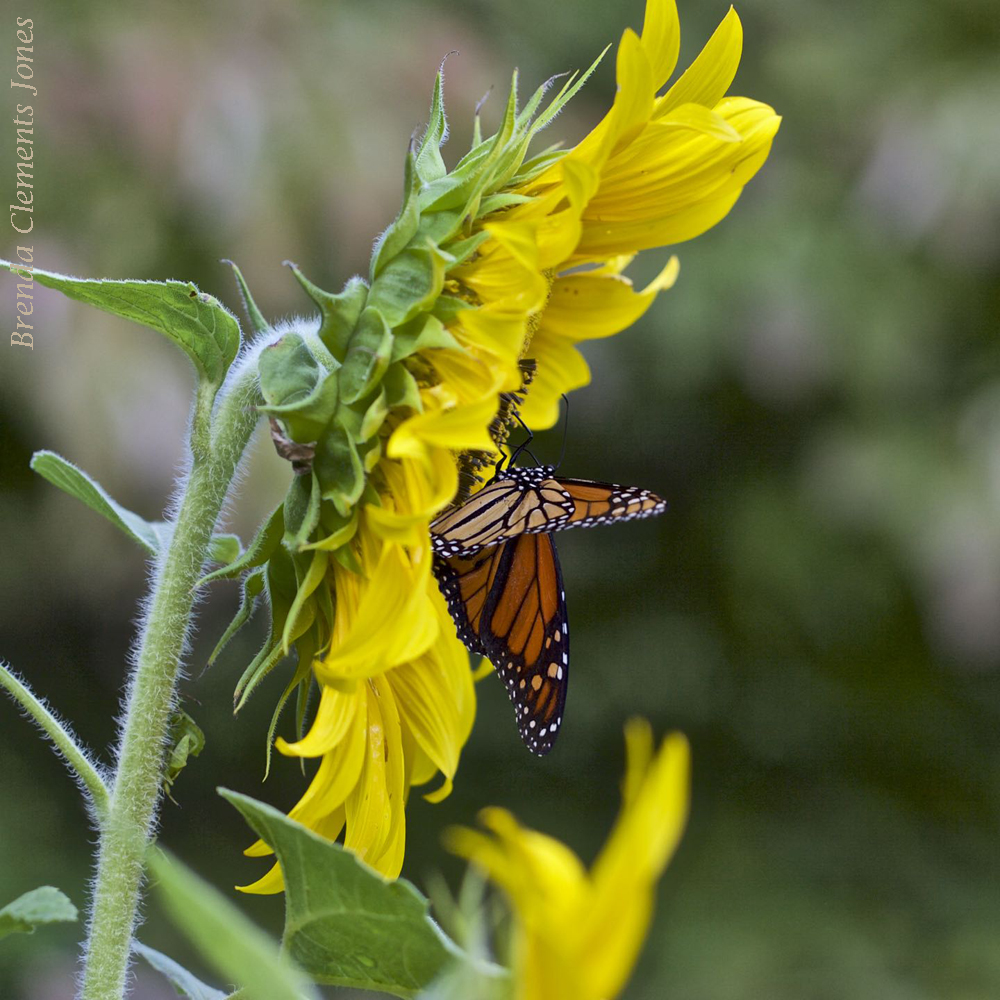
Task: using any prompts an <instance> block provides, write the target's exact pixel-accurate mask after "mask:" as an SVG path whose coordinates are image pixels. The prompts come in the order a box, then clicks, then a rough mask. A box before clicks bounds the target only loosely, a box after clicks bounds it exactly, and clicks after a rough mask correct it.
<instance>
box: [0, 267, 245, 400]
mask: <svg viewBox="0 0 1000 1000" xmlns="http://www.w3.org/2000/svg"><path fill="white" fill-rule="evenodd" d="M0 268H4V269H6V270H8V271H16V270H17V268H18V265H17V264H12V263H11V262H10V261H7V260H0ZM32 277H33V278H34V280H35V281H37V282H38V283H39V284H40V285H45V286H46V287H47V288H54V289H56V291H59V292H62V293H63V295H65V296H67V297H68V298H71V299H76V301H77V302H85V303H86V304H87V305H91V306H95V307H96V308H98V309H102V310H103V311H104V312H108V313H111V314H112V315H114V316H121V317H122V318H123V319H130V320H132V321H133V322H134V323H139V324H141V325H142V326H145V327H148V328H149V329H150V330H155V331H156V332H157V333H160V334H162V335H163V336H164V337H166V338H167V339H168V340H169V341H170V342H171V343H173V344H174V345H175V346H176V347H179V348H180V349H181V350H182V351H183V352H184V353H185V354H186V355H187V356H188V358H189V359H190V361H191V363H192V364H193V365H194V367H195V370H196V371H197V372H198V377H199V379H202V380H204V381H206V382H208V383H210V384H211V385H214V386H216V387H218V386H220V385H222V381H223V379H224V378H225V377H226V372H227V371H229V366H230V365H231V364H232V363H233V360H234V359H235V357H236V355H237V353H238V351H239V349H240V339H241V338H240V324H239V322H238V321H237V319H236V317H235V316H234V315H233V314H232V313H231V312H230V311H229V310H228V309H227V308H226V307H225V306H224V305H223V304H222V303H221V302H219V300H218V299H216V298H213V297H212V296H211V295H208V294H206V293H205V292H201V291H199V290H198V286H197V285H193V284H192V283H191V282H189V281H117V280H114V279H112V278H99V279H95V278H71V277H69V276H68V275H65V274H56V273H54V272H52V271H43V270H42V269H41V268H35V269H34V270H33V271H32Z"/></svg>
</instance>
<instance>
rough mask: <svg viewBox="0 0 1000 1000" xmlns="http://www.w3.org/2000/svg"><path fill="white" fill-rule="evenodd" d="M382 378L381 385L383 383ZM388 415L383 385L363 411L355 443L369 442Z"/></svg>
mask: <svg viewBox="0 0 1000 1000" xmlns="http://www.w3.org/2000/svg"><path fill="white" fill-rule="evenodd" d="M384 381H385V380H384V378H383V383H384ZM388 415H389V404H388V403H387V402H386V396H385V385H384V384H383V385H380V386H379V390H378V394H377V395H376V396H375V399H374V400H372V402H371V404H370V405H369V407H368V408H367V409H366V410H365V414H364V416H363V417H362V418H361V428H360V430H359V431H358V437H357V441H358V443H359V444H360V443H362V442H364V441H369V440H370V439H371V438H372V437H374V435H376V434H377V433H378V431H379V428H380V427H381V426H382V424H383V423H385V418H386V417H387V416H388Z"/></svg>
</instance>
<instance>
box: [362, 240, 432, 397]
mask: <svg viewBox="0 0 1000 1000" xmlns="http://www.w3.org/2000/svg"><path fill="white" fill-rule="evenodd" d="M451 263H452V257H451V255H450V254H447V253H445V252H444V251H442V250H439V249H438V248H437V247H436V246H433V245H428V246H426V247H411V248H410V249H409V250H404V251H403V252H402V253H401V254H398V255H397V256H396V257H394V258H393V260H392V261H390V263H389V264H388V265H386V268H385V270H384V271H383V272H382V274H381V275H380V276H379V279H378V281H377V282H375V284H374V285H372V290H371V294H370V295H369V298H368V301H369V302H370V303H371V305H372V306H374V307H376V308H377V309H379V310H380V311H381V314H382V315H383V316H384V317H385V322H386V323H388V325H389V326H391V327H398V326H402V325H403V324H404V323H407V322H409V321H410V320H411V319H413V317H414V316H417V315H419V314H420V313H422V312H427V311H428V310H429V309H431V307H432V306H433V305H434V300H435V299H436V298H437V297H438V296H439V295H440V294H441V289H442V288H443V287H444V274H445V271H446V269H447V268H448V267H449V266H450V265H451ZM366 312H367V310H366ZM352 343H353V341H352ZM358 395H359V396H361V395H364V393H358ZM355 398H357V397H355ZM348 402H351V400H350V399H348Z"/></svg>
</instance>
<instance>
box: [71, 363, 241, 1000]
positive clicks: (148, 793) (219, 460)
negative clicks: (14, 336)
mask: <svg viewBox="0 0 1000 1000" xmlns="http://www.w3.org/2000/svg"><path fill="white" fill-rule="evenodd" d="M256 391H257V390H256V381H255V378H254V376H253V373H252V371H250V370H248V371H247V372H246V373H245V374H244V375H243V376H242V377H241V378H240V379H239V380H238V381H236V382H235V383H234V384H233V385H232V389H231V391H229V392H228V393H227V394H226V395H225V396H224V397H223V399H222V402H221V403H220V405H219V407H218V410H217V412H216V414H215V416H214V418H212V416H211V396H210V395H209V394H207V393H205V392H203V391H199V393H198V398H197V401H196V403H195V412H194V417H193V421H192V428H191V445H192V466H191V473H190V475H189V477H188V481H187V484H186V488H185V490H184V494H183V498H182V500H181V505H180V509H179V511H178V514H177V519H176V522H175V524H174V530H173V535H172V538H171V541H170V545H169V548H168V549H167V551H166V553H165V555H164V557H163V558H162V560H161V562H160V565H159V567H158V571H157V573H156V576H155V579H154V581H153V585H152V592H151V595H150V601H149V612H148V615H147V617H146V622H145V628H144V630H143V634H142V641H141V645H140V648H139V653H138V657H137V660H136V663H135V666H134V668H133V672H132V676H131V679H130V682H129V688H128V694H127V699H126V708H125V714H124V720H123V723H122V729H121V736H120V743H119V750H118V764H117V769H116V771H115V776H114V784H113V787H112V791H111V803H110V808H109V809H108V812H107V817H106V820H105V823H104V825H103V827H102V829H101V836H100V843H99V848H98V861H97V879H96V882H95V887H94V897H93V903H92V910H91V918H90V938H89V941H88V945H87V953H86V958H85V967H84V975H83V990H82V997H83V1000H121V997H123V996H124V992H125V978H126V972H127V969H128V962H129V953H130V950H131V941H132V932H133V929H134V927H135V922H136V916H137V913H138V908H139V894H140V889H141V887H142V880H143V870H144V857H145V852H146V848H147V846H148V843H149V840H150V837H151V834H152V830H153V826H154V823H155V820H156V814H157V809H158V806H159V802H160V798H161V794H162V775H163V752H164V744H165V742H166V738H167V733H168V727H169V723H170V713H171V710H172V708H173V705H174V699H175V691H176V686H177V680H178V676H179V674H180V661H181V654H182V652H183V648H184V642H185V639H186V637H187V633H188V627H189V624H190V620H191V614H192V610H193V606H194V585H195V584H196V583H197V581H198V579H199V577H200V576H201V573H202V569H203V566H204V564H205V560H206V556H207V553H208V545H209V540H210V539H211V536H212V531H213V529H214V527H215V524H216V521H217V520H218V517H219V512H220V511H221V509H222V504H223V503H224V501H225V499H226V494H227V493H228V492H229V487H230V484H231V483H232V480H233V477H234V475H235V473H236V468H237V465H238V463H239V460H240V457H241V456H242V454H243V450H244V448H245V447H246V444H247V442H248V441H249V439H250V435H251V433H252V431H253V428H254V425H255V424H256V421H257V413H256V410H255V407H254V404H255V403H256V402H257V399H256Z"/></svg>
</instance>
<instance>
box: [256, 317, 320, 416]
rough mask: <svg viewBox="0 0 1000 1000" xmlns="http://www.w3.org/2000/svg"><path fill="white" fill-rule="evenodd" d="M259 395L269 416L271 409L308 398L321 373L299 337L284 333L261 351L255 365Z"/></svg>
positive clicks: (303, 341)
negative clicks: (257, 373) (258, 382)
mask: <svg viewBox="0 0 1000 1000" xmlns="http://www.w3.org/2000/svg"><path fill="white" fill-rule="evenodd" d="M257 370H258V372H259V374H260V391H261V395H262V396H263V397H264V402H265V404H266V405H265V406H262V407H260V409H261V410H263V411H264V412H265V413H269V412H270V411H271V409H272V408H273V407H276V406H279V407H282V406H288V405H289V404H293V403H297V402H298V401H299V400H301V399H305V398H306V397H308V396H309V395H310V394H311V393H312V392H313V390H314V389H315V388H316V385H317V383H318V382H319V381H320V374H321V371H322V369H321V368H320V365H319V362H318V361H317V360H316V358H315V357H314V356H313V353H312V351H310V350H309V347H308V345H307V344H306V342H305V340H304V339H303V338H302V336H301V335H300V334H298V333H286V334H285V335H284V336H283V337H282V338H281V339H280V340H276V341H275V342H274V343H273V344H270V345H269V346H268V347H266V348H264V350H263V351H261V352H260V358H259V360H258V362H257Z"/></svg>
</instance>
